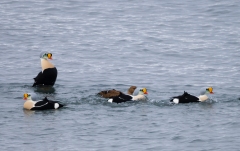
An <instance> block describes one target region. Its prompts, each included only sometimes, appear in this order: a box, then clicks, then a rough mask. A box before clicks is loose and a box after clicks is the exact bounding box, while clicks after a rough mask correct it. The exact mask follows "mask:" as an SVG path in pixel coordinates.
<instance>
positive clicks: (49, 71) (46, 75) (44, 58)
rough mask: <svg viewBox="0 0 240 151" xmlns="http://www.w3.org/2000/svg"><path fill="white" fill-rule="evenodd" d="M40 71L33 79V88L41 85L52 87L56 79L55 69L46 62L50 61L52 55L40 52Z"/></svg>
mask: <svg viewBox="0 0 240 151" xmlns="http://www.w3.org/2000/svg"><path fill="white" fill-rule="evenodd" d="M40 59H41V66H42V71H41V72H39V74H38V75H37V77H35V78H33V79H34V84H33V87H34V86H41V85H50V86H53V85H54V84H55V81H56V79H57V68H56V67H55V66H54V65H53V64H52V63H51V62H49V61H48V59H50V60H52V54H51V53H47V52H42V53H41V54H40Z"/></svg>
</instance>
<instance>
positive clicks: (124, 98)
mask: <svg viewBox="0 0 240 151" xmlns="http://www.w3.org/2000/svg"><path fill="white" fill-rule="evenodd" d="M127 101H133V97H132V96H131V95H126V94H123V93H121V94H120V95H118V96H115V97H113V98H111V99H109V100H108V102H111V103H113V102H114V103H123V102H127Z"/></svg>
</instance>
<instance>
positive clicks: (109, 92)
mask: <svg viewBox="0 0 240 151" xmlns="http://www.w3.org/2000/svg"><path fill="white" fill-rule="evenodd" d="M136 88H137V87H136V86H131V87H130V88H129V89H128V92H127V94H128V95H132V94H133V92H134V91H135V89H136ZM120 94H124V93H122V92H121V91H118V90H115V89H112V90H107V91H101V92H99V93H98V95H99V96H101V97H103V98H113V97H116V96H119V95H120Z"/></svg>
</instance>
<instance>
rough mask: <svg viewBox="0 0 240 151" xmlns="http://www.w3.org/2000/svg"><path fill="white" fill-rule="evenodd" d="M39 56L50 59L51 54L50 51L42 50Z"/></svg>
mask: <svg viewBox="0 0 240 151" xmlns="http://www.w3.org/2000/svg"><path fill="white" fill-rule="evenodd" d="M40 58H41V59H46V60H47V59H50V60H52V54H51V53H48V52H42V53H41V54H40Z"/></svg>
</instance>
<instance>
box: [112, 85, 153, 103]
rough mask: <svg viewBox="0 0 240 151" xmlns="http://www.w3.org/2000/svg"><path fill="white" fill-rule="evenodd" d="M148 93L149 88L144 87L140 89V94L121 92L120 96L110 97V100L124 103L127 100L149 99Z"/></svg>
mask: <svg viewBox="0 0 240 151" xmlns="http://www.w3.org/2000/svg"><path fill="white" fill-rule="evenodd" d="M147 94H148V92H147V89H146V88H142V89H140V90H139V93H138V95H135V96H133V95H127V94H123V93H121V94H120V95H119V96H116V97H113V98H111V99H109V100H108V102H110V103H112V102H115V103H123V102H127V101H147V96H146V95H147Z"/></svg>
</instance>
